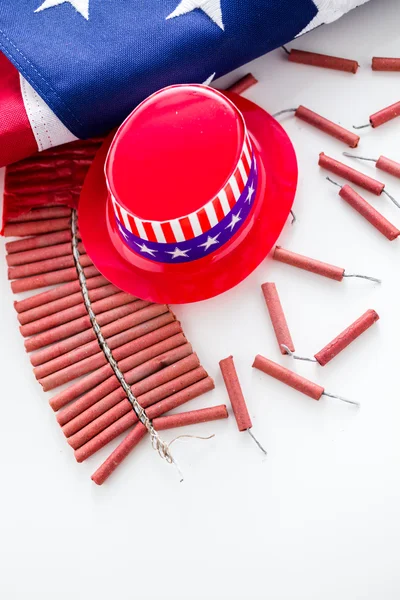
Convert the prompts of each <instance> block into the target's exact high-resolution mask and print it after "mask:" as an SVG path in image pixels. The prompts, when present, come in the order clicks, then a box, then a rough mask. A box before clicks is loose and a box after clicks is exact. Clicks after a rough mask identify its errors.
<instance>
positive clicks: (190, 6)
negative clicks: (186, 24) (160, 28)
mask: <svg viewBox="0 0 400 600" xmlns="http://www.w3.org/2000/svg"><path fill="white" fill-rule="evenodd" d="M196 8H198V9H200V10H202V11H203V12H205V13H206V15H208V16H209V17H210V19H211V20H212V21H213V22H214V23H215V24H216V25H218V27H219V28H220V29H222V31H224V29H225V28H224V24H223V22H222V10H221V0H181V1H180V3H179V4H178V6H177V7H176V9H175V10H174V11H173V12H172V13H171V14H170V15H168V17H167V19H173V18H174V17H180V16H182V15H185V14H186V13H189V12H192V10H196Z"/></svg>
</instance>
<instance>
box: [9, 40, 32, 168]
mask: <svg viewBox="0 0 400 600" xmlns="http://www.w3.org/2000/svg"><path fill="white" fill-rule="evenodd" d="M0 114H1V119H0V140H1V144H0V167H4V166H6V165H9V164H10V163H13V162H16V161H17V160H21V159H22V158H25V157H26V156H30V155H31V154H33V153H34V152H37V149H38V147H37V143H36V140H35V138H34V135H33V133H32V129H31V125H30V123H29V120H28V117H27V114H26V111H25V106H24V103H23V100H22V95H21V88H20V84H19V73H18V71H17V69H16V68H15V67H14V66H13V65H12V64H11V63H10V61H9V60H8V59H7V58H6V57H5V56H4V54H2V53H1V52H0Z"/></svg>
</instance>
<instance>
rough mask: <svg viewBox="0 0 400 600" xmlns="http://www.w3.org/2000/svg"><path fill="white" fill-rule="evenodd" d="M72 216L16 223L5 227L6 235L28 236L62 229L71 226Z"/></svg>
mask: <svg viewBox="0 0 400 600" xmlns="http://www.w3.org/2000/svg"><path fill="white" fill-rule="evenodd" d="M70 222H71V219H70V217H68V218H65V219H48V220H47V221H32V222H28V223H14V224H11V225H6V226H5V228H4V236H5V237H26V236H28V235H39V234H41V233H50V232H52V231H61V230H62V229H66V228H67V227H69V226H70Z"/></svg>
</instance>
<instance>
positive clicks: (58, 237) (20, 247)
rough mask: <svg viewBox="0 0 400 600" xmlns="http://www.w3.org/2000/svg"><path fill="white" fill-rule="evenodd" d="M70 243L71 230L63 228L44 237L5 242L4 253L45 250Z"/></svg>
mask: <svg viewBox="0 0 400 600" xmlns="http://www.w3.org/2000/svg"><path fill="white" fill-rule="evenodd" d="M70 241H71V228H70V227H69V228H67V229H66V228H64V230H63V231H57V232H56V233H49V234H45V235H38V236H35V237H31V238H27V239H25V240H15V241H14V242H7V244H6V251H7V253H8V254H14V253H17V252H26V251H28V250H35V249H36V248H46V246H55V245H56V244H63V243H64V242H70Z"/></svg>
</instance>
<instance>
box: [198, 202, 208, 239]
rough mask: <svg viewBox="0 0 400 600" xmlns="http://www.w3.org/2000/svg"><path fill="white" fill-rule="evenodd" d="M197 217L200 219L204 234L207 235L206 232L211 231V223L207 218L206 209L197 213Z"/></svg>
mask: <svg viewBox="0 0 400 600" xmlns="http://www.w3.org/2000/svg"><path fill="white" fill-rule="evenodd" d="M197 216H198V218H199V223H200V227H201V230H202V232H203V233H205V232H206V231H210V229H211V223H210V221H209V219H208V217H207V213H206V211H205V210H204V208H202V209H201V210H199V212H198V213H197Z"/></svg>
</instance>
